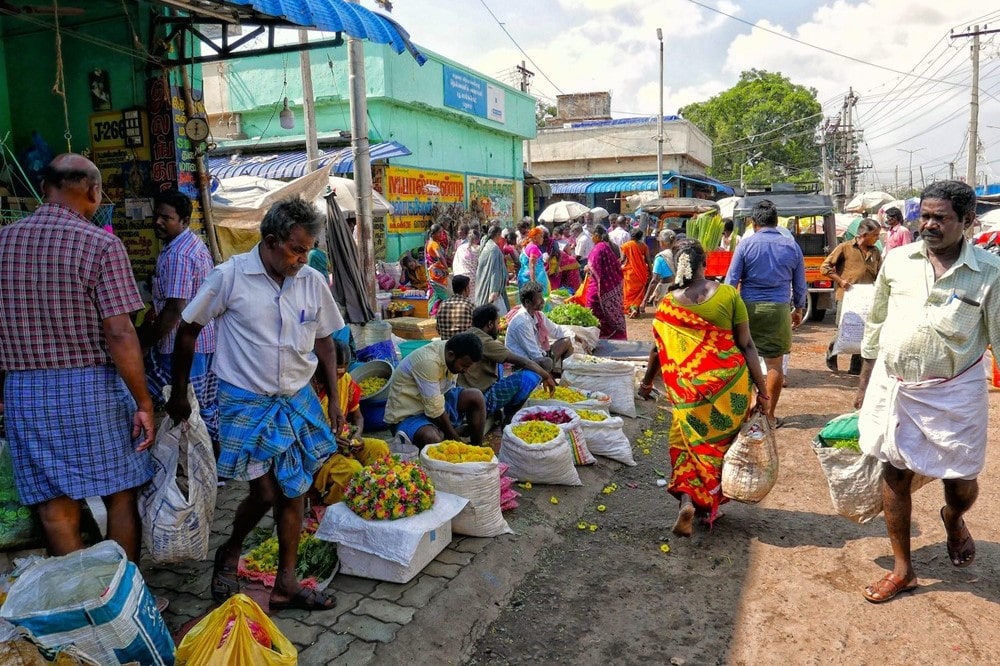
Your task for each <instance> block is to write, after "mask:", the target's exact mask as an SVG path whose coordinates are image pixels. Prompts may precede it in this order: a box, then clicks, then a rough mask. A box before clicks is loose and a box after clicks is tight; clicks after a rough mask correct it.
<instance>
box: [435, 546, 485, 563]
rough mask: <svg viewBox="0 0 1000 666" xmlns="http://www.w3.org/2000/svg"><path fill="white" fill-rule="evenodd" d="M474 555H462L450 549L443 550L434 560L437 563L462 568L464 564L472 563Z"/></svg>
mask: <svg viewBox="0 0 1000 666" xmlns="http://www.w3.org/2000/svg"><path fill="white" fill-rule="evenodd" d="M475 556H476V554H475V553H468V552H466V553H462V552H459V551H457V550H452V549H451V548H445V549H444V550H442V551H441V552H440V553H438V556H437V557H435V558H434V560H435V561H437V562H443V563H445V564H457V565H458V566H462V567H464V566H465V565H466V564H468V563H469V562H471V561H472V558H473V557H475Z"/></svg>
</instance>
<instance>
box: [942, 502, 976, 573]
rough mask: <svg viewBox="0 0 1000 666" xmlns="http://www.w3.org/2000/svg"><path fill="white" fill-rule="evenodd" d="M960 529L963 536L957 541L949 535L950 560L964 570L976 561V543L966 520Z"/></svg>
mask: <svg viewBox="0 0 1000 666" xmlns="http://www.w3.org/2000/svg"><path fill="white" fill-rule="evenodd" d="M944 510H945V507H941V521H942V522H944ZM959 529H960V534H961V536H960V537H958V538H957V539H953V538H952V536H951V534H948V540H947V546H948V559H949V560H951V563H952V564H953V565H954V566H956V567H958V568H959V569H963V568H965V567H967V566H969V565H970V564H972V563H973V562H975V561H976V542H975V541H973V539H972V533H971V532H969V528H968V527H966V525H965V520H964V519H963V520H962V527H961V528H959ZM947 531H948V526H947V524H945V532H947Z"/></svg>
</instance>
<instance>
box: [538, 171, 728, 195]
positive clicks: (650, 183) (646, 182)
mask: <svg viewBox="0 0 1000 666" xmlns="http://www.w3.org/2000/svg"><path fill="white" fill-rule="evenodd" d="M672 180H684V181H688V182H692V183H700V184H702V185H708V186H709V187H713V188H715V189H716V190H718V191H720V192H723V193H725V194H732V193H733V188H731V187H729V186H728V185H726V184H725V183H721V182H719V181H717V180H715V179H714V178H710V177H709V176H701V175H699V176H685V175H684V174H679V173H677V172H676V171H664V172H663V186H664V187H665V188H668V189H669V183H670V181H672ZM549 184H550V185H552V194H607V193H609V192H654V191H656V178H650V177H649V176H645V177H633V178H614V179H610V180H560V181H549Z"/></svg>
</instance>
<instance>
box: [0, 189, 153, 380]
mask: <svg viewBox="0 0 1000 666" xmlns="http://www.w3.org/2000/svg"><path fill="white" fill-rule="evenodd" d="M0 284H2V285H3V288H2V289H0V368H2V369H4V370H8V371H18V370H48V369H55V368H86V367H93V366H99V365H108V364H110V363H111V355H110V354H109V353H108V344H107V341H106V340H105V339H104V332H103V326H102V322H103V320H105V319H108V318H110V317H115V316H118V315H123V314H128V313H131V312H135V311H136V310H139V309H141V308H142V299H141V298H140V297H139V290H138V289H137V288H136V285H135V277H134V276H133V274H132V267H131V265H130V264H129V259H128V255H127V254H126V252H125V246H124V245H122V242H121V241H120V240H118V238H116V237H115V236H112V235H111V234H109V233H108V232H106V231H104V230H103V229H101V228H100V227H97V226H95V225H94V224H93V223H92V222H90V221H89V220H87V219H86V218H84V217H83V216H81V215H79V214H78V213H76V212H75V211H73V210H71V209H69V208H66V207H64V206H61V205H59V204H54V203H47V204H43V205H42V206H40V207H39V208H38V209H37V210H36V211H35V212H34V213H33V214H32V215H30V216H29V217H26V218H24V219H23V220H21V221H20V222H18V223H16V224H13V225H11V226H9V227H5V228H4V229H2V230H0Z"/></svg>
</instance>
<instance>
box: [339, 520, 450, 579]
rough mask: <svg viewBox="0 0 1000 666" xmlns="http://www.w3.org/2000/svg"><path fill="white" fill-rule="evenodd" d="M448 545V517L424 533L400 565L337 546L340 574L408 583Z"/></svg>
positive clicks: (340, 545)
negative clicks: (407, 557) (405, 560)
mask: <svg viewBox="0 0 1000 666" xmlns="http://www.w3.org/2000/svg"><path fill="white" fill-rule="evenodd" d="M449 543H451V518H448V519H447V520H445V521H444V522H442V523H441V525H440V526H439V527H437V528H436V529H432V530H428V531H426V532H424V535H423V536H422V537H421V538H420V543H419V545H418V546H417V550H416V552H414V553H413V559H411V560H410V561H409V563H408V564H399V563H398V562H393V561H391V560H386V559H383V558H381V557H379V556H378V555H372V554H371V553H366V552H364V551H361V550H357V549H355V548H351V547H350V546H345V545H344V544H339V545H338V546H337V557H338V558H340V573H342V574H347V575H348V576H358V577H359V578H372V579H374V580H384V581H388V582H390V583H408V582H409V581H410V580H412V579H413V577H414V576H416V575H417V574H418V573H420V572H421V571H423V569H424V567H426V566H427V565H428V564H430V563H431V560H433V559H434V558H435V557H437V556H438V554H439V553H440V552H441V551H442V550H444V549H445V548H447V547H448V544H449Z"/></svg>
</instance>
